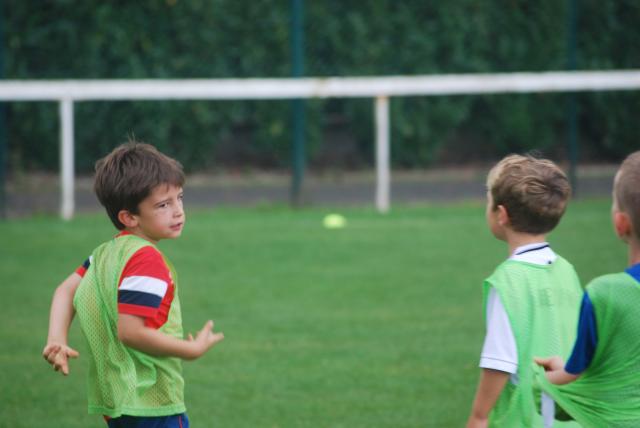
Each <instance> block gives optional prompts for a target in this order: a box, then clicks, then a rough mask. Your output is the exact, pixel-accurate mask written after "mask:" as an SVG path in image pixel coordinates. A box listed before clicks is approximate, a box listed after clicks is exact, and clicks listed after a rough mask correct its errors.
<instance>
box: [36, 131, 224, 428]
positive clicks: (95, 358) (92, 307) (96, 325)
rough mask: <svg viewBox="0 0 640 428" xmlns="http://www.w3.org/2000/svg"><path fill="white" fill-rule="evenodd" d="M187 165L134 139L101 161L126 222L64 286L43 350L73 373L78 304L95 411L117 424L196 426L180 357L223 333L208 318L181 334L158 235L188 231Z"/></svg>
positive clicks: (102, 185) (101, 175)
mask: <svg viewBox="0 0 640 428" xmlns="http://www.w3.org/2000/svg"><path fill="white" fill-rule="evenodd" d="M183 184H184V174H183V172H182V166H181V165H180V164H179V163H178V162H177V161H175V160H174V159H171V158H169V157H167V156H165V155H163V154H162V153H160V152H158V151H157V150H156V149H155V148H154V147H153V146H150V145H148V144H141V143H137V142H130V143H128V144H124V145H121V146H119V147H117V148H116V149H115V150H113V151H112V152H111V153H110V154H109V155H107V156H106V157H105V158H103V159H101V160H99V161H98V162H97V163H96V177H95V185H94V189H95V192H96V195H97V196H98V199H99V200H100V203H101V204H102V205H103V206H104V207H105V209H106V211H107V214H108V216H109V218H110V219H111V221H112V223H113V224H114V225H115V226H116V228H117V229H118V230H119V231H120V233H118V234H117V235H116V236H115V237H114V238H113V239H111V240H109V241H107V242H105V243H104V244H102V245H100V246H99V247H97V248H96V249H95V250H94V251H93V253H92V255H91V257H89V259H87V261H85V263H84V265H83V266H81V267H80V268H78V269H77V270H76V272H74V273H73V274H71V276H69V277H68V278H67V279H66V280H65V281H64V282H63V283H62V284H61V285H60V286H59V287H58V288H57V289H56V292H55V294H54V297H53V302H52V305H51V315H50V320H49V336H48V340H47V345H46V346H45V349H44V351H43V355H44V357H45V359H47V361H48V362H49V363H51V364H52V365H53V366H54V368H55V369H56V371H57V370H60V371H62V372H63V373H64V374H65V375H66V374H68V372H69V368H68V358H70V357H77V356H78V353H77V352H76V351H75V350H74V349H72V348H70V347H69V346H68V345H67V331H68V329H69V326H70V324H71V321H72V319H73V317H74V315H75V314H76V313H77V314H78V318H79V320H80V325H81V328H82V331H83V333H84V335H85V337H86V339H87V343H88V348H89V354H90V358H89V382H88V394H89V413H93V414H102V415H104V416H105V419H106V420H107V423H108V425H109V427H148V426H154V427H172V428H173V427H175V428H177V427H180V428H184V427H188V419H187V417H186V414H185V405H184V399H183V390H184V380H183V378H182V369H181V361H180V360H181V359H186V360H192V359H196V358H198V357H200V356H202V355H203V354H204V353H206V352H207V351H208V350H209V349H210V348H211V347H212V346H213V345H215V344H216V343H217V342H219V341H221V340H222V339H223V338H224V336H223V335H222V334H221V333H213V322H212V321H207V322H206V323H205V325H204V327H203V328H202V329H201V330H200V331H199V332H198V333H197V334H196V337H195V338H194V337H192V336H191V335H188V338H187V339H186V340H185V339H183V332H182V317H181V310H180V301H179V298H178V284H177V276H176V273H175V270H174V268H173V265H172V264H171V263H170V262H169V260H168V259H167V258H166V257H165V256H164V255H163V254H162V253H161V252H160V250H159V249H158V248H157V247H156V244H157V243H158V242H159V241H160V240H162V239H175V238H178V237H179V236H180V235H181V234H182V229H183V227H184V223H185V214H184V209H183V205H182V200H183V192H182V186H183Z"/></svg>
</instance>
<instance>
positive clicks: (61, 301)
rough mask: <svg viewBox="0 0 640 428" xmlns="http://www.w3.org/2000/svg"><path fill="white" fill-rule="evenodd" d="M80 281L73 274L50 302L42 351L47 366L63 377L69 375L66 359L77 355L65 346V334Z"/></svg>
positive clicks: (77, 276)
mask: <svg viewBox="0 0 640 428" xmlns="http://www.w3.org/2000/svg"><path fill="white" fill-rule="evenodd" d="M81 280H82V277H81V276H80V275H79V274H77V273H76V272H74V273H72V274H71V275H69V277H67V279H65V280H64V281H63V282H62V283H61V284H60V285H59V286H58V288H56V291H55V292H54V294H53V299H52V301H51V312H50V314H49V334H48V336H47V344H46V346H45V347H44V350H43V351H42V355H43V357H44V358H45V359H46V360H47V361H48V362H49V364H51V365H52V366H53V368H54V369H55V370H56V371H61V372H62V374H64V375H65V376H66V375H68V374H69V363H68V359H69V358H76V357H78V355H79V354H78V352H77V351H76V350H74V349H72V348H70V347H69V346H67V333H68V331H69V327H70V326H71V322H72V321H73V317H74V316H75V309H74V308H73V296H74V295H75V292H76V289H77V288H78V285H80V281H81Z"/></svg>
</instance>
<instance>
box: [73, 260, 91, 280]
mask: <svg viewBox="0 0 640 428" xmlns="http://www.w3.org/2000/svg"><path fill="white" fill-rule="evenodd" d="M89 266H91V256H89V257H87V259H86V260H85V261H84V263H82V264H81V265H80V266H78V268H77V269H76V273H77V274H78V275H80V276H81V277H84V274H85V273H87V269H89Z"/></svg>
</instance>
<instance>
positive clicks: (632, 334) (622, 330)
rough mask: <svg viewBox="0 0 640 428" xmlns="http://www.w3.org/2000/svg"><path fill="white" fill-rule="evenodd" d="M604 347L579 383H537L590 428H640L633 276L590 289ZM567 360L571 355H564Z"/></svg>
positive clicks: (598, 282)
mask: <svg viewBox="0 0 640 428" xmlns="http://www.w3.org/2000/svg"><path fill="white" fill-rule="evenodd" d="M587 293H588V294H589V298H590V299H591V302H592V303H593V310H594V313H595V318H596V328H597V332H598V344H597V346H596V351H595V354H594V356H593V360H592V361H591V364H590V365H589V367H588V368H587V369H586V370H585V371H584V372H583V373H582V374H581V376H580V377H579V378H578V379H577V380H576V381H574V382H572V383H569V384H567V385H552V384H550V383H549V382H548V381H547V380H546V378H545V377H544V376H543V372H542V370H541V369H540V370H538V373H537V379H538V380H539V382H540V384H541V386H542V388H543V389H544V390H545V391H547V392H548V393H549V395H551V396H552V397H553V398H554V400H555V401H556V402H557V403H558V404H560V405H561V406H562V407H563V408H564V409H565V410H566V411H567V412H568V413H569V414H570V415H571V416H573V418H574V419H575V420H576V421H578V422H580V424H581V425H583V426H584V427H593V428H600V427H616V428H623V427H624V428H627V427H628V428H632V427H633V428H637V427H640V316H638V311H639V309H640V284H638V282H637V281H636V280H635V279H633V278H632V277H631V276H630V275H628V274H627V273H616V274H610V275H605V276H601V277H599V278H596V279H594V280H593V281H592V282H591V283H590V284H589V285H588V286H587ZM560 355H563V356H567V355H569V354H560Z"/></svg>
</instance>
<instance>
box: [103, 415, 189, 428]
mask: <svg viewBox="0 0 640 428" xmlns="http://www.w3.org/2000/svg"><path fill="white" fill-rule="evenodd" d="M105 419H106V418H105ZM107 425H108V426H109V428H189V419H188V418H187V414H186V413H181V414H179V415H171V416H126V415H122V416H120V417H117V418H111V419H107Z"/></svg>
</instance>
